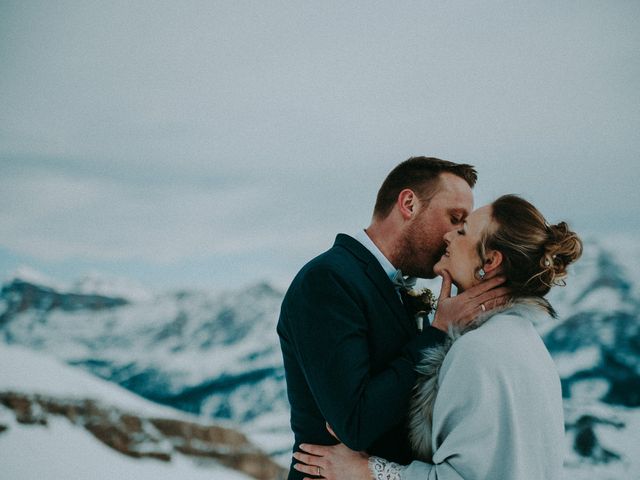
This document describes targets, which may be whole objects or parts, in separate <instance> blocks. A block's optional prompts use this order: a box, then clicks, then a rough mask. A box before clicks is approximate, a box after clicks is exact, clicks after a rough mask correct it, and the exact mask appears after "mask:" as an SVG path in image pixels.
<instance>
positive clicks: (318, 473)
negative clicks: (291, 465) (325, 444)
mask: <svg viewBox="0 0 640 480" xmlns="http://www.w3.org/2000/svg"><path fill="white" fill-rule="evenodd" d="M317 468H318V477H320V476H321V475H320V467H317Z"/></svg>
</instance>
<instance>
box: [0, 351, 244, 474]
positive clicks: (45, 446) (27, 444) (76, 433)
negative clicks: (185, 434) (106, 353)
mask: <svg viewBox="0 0 640 480" xmlns="http://www.w3.org/2000/svg"><path fill="white" fill-rule="evenodd" d="M0 365H2V369H1V370H0V397H1V399H0V465H2V478H11V479H13V480H20V479H25V480H26V479H29V480H30V479H34V478H47V479H50V480H57V479H59V480H67V479H70V478H74V479H76V478H77V479H110V480H111V479H113V478H122V479H128V478H130V479H136V480H144V479H146V478H149V479H154V480H158V479H164V478H166V479H175V478H192V479H203V480H204V479H211V478H216V479H220V480H248V479H250V478H252V477H249V476H248V475H245V474H243V473H240V472H238V471H235V470H232V469H230V468H227V467H225V466H223V465H222V464H220V463H218V462H217V461H215V460H211V459H209V460H205V459H198V460H197V461H194V458H193V457H189V456H188V455H181V454H179V453H176V452H173V451H172V447H171V445H169V444H167V442H165V445H162V444H161V445H160V448H161V449H164V450H165V451H166V452H167V454H168V455H170V457H171V460H170V461H160V460H157V459H153V458H132V457H131V456H127V455H123V454H122V453H119V452H117V451H116V450H114V449H113V448H109V447H108V446H107V445H105V443H103V442H101V441H99V440H98V439H97V438H96V436H95V435H92V434H91V433H90V432H89V431H88V430H87V429H86V428H83V418H82V414H81V408H78V413H77V414H76V415H74V417H73V418H74V421H70V419H69V418H65V417H64V416H63V415H46V414H44V413H43V412H42V411H36V410H34V409H32V412H33V414H34V415H35V416H36V417H37V421H35V422H25V420H24V419H20V418H19V417H20V415H19V414H18V410H16V411H15V412H14V411H12V409H11V405H8V404H7V398H8V394H7V392H19V393H18V394H16V395H18V396H20V397H22V398H24V396H25V395H26V396H31V397H33V396H34V395H38V396H44V398H47V399H49V400H50V401H54V402H57V403H56V405H57V407H56V408H59V409H61V408H62V407H63V406H64V405H65V404H67V405H68V404H71V405H74V404H75V405H78V406H82V405H86V404H87V403H86V402H94V401H95V402H98V403H96V404H95V405H96V407H95V408H94V410H95V411H97V410H98V409H99V408H102V407H103V406H106V408H107V409H108V411H109V412H110V415H111V416H113V415H114V414H115V413H116V412H117V411H124V412H126V415H127V416H128V418H129V419H132V418H141V419H144V418H161V419H168V420H169V421H174V420H177V421H179V422H183V421H184V422H185V424H192V422H198V418H196V417H193V416H191V415H188V414H186V413H184V412H180V411H177V410H174V409H172V408H169V407H165V406H161V405H157V404H155V403H153V402H150V401H148V400H145V399H143V398H141V397H139V396H137V395H135V394H133V393H131V392H129V391H128V390H126V389H124V388H121V387H119V386H118V385H115V384H113V383H111V382H108V381H105V380H102V379H99V378H97V377H95V376H93V375H91V374H89V373H87V372H84V371H82V370H80V369H78V368H74V367H70V366H68V365H65V364H62V363H60V362H59V361H57V360H56V359H52V358H50V357H47V356H46V355H43V354H41V353H38V352H34V351H31V350H27V349H25V348H22V347H16V346H7V345H0ZM11 395H13V394H11ZM114 407H115V408H116V409H118V410H114V409H113V408H114ZM136 415H140V417H137V416H136ZM186 422H188V423H186ZM43 424H44V425H43ZM138 435H140V434H138ZM157 446H158V445H151V447H157ZM143 450H144V446H143Z"/></svg>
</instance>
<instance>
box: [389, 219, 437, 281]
mask: <svg viewBox="0 0 640 480" xmlns="http://www.w3.org/2000/svg"><path fill="white" fill-rule="evenodd" d="M435 237H437V235H433V234H432V232H431V231H430V230H429V228H427V227H425V226H424V225H421V224H420V223H418V224H416V223H412V224H411V225H409V226H407V230H406V232H405V234H404V235H403V236H402V237H401V239H400V242H399V244H398V248H397V253H396V264H397V265H396V266H397V268H399V269H400V270H402V273H403V274H404V275H409V276H411V277H420V278H434V277H435V273H434V272H433V267H434V265H435V264H436V263H438V261H439V260H440V257H442V255H444V252H445V249H446V245H445V243H444V240H443V239H441V238H439V239H436V238H435Z"/></svg>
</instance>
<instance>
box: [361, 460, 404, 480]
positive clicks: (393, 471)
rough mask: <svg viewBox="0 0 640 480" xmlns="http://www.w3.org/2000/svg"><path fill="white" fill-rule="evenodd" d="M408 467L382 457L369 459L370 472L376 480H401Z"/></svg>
mask: <svg viewBox="0 0 640 480" xmlns="http://www.w3.org/2000/svg"><path fill="white" fill-rule="evenodd" d="M406 469H407V467H405V466H403V465H399V464H397V463H393V462H390V461H388V460H385V459H384V458H380V457H369V470H370V471H371V475H372V478H373V479H374V480H401V475H402V472H403V471H404V470H406Z"/></svg>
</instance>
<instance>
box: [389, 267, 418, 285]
mask: <svg viewBox="0 0 640 480" xmlns="http://www.w3.org/2000/svg"><path fill="white" fill-rule="evenodd" d="M417 281H418V278H417V277H406V278H405V276H404V275H403V274H402V270H400V269H398V270H396V273H395V275H394V276H393V278H392V279H391V283H393V286H394V287H396V288H404V289H407V290H410V289H412V288H413V287H414V286H415V284H416V282H417Z"/></svg>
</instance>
